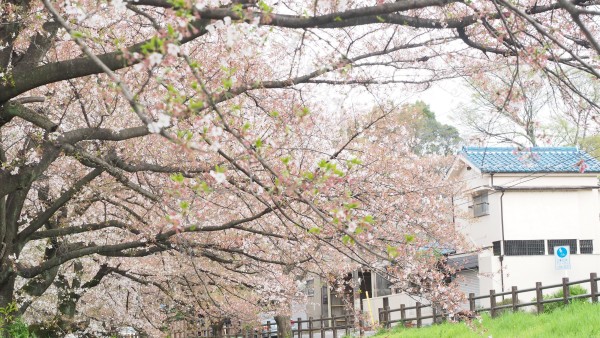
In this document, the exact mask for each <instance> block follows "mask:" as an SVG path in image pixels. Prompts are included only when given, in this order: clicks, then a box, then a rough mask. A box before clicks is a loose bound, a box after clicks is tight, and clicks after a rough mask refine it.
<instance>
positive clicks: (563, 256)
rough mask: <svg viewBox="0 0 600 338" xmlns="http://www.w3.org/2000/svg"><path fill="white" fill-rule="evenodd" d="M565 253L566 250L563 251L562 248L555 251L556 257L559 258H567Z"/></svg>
mask: <svg viewBox="0 0 600 338" xmlns="http://www.w3.org/2000/svg"><path fill="white" fill-rule="evenodd" d="M567 253H568V252H567V249H565V248H564V247H562V248H558V250H556V255H557V256H558V257H560V258H565V257H566V256H567Z"/></svg>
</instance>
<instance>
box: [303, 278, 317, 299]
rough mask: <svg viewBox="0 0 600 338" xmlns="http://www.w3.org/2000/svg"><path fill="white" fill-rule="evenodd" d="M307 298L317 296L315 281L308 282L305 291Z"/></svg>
mask: <svg viewBox="0 0 600 338" xmlns="http://www.w3.org/2000/svg"><path fill="white" fill-rule="evenodd" d="M304 291H305V292H306V296H308V297H313V296H314V295H315V280H314V279H309V280H307V281H306V288H305V289H304Z"/></svg>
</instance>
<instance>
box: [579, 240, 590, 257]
mask: <svg viewBox="0 0 600 338" xmlns="http://www.w3.org/2000/svg"><path fill="white" fill-rule="evenodd" d="M579 253H582V254H591V253H594V241H593V240H591V239H582V240H580V241H579Z"/></svg>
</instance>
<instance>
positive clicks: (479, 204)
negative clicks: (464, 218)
mask: <svg viewBox="0 0 600 338" xmlns="http://www.w3.org/2000/svg"><path fill="white" fill-rule="evenodd" d="M471 208H473V216H474V217H480V216H485V215H489V214H490V204H489V203H488V193H487V191H484V192H482V193H480V194H478V195H475V196H473V205H472V206H471Z"/></svg>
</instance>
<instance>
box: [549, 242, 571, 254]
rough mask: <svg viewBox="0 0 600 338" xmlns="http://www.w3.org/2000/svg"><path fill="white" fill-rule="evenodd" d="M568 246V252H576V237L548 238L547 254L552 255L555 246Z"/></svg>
mask: <svg viewBox="0 0 600 338" xmlns="http://www.w3.org/2000/svg"><path fill="white" fill-rule="evenodd" d="M563 245H568V246H569V253H570V254H572V255H574V254H576V253H577V240H576V239H549V240H548V254H549V255H554V247H555V246H563Z"/></svg>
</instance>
